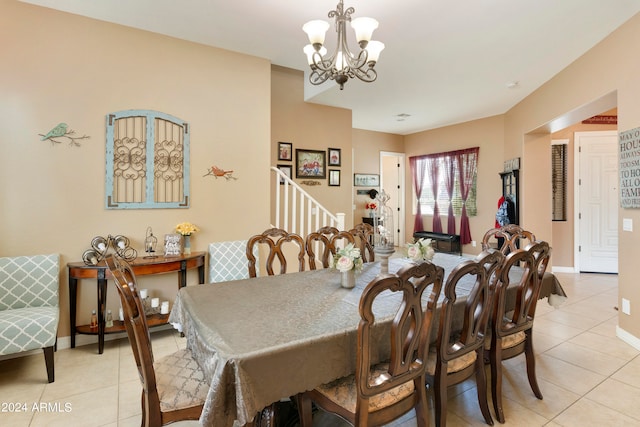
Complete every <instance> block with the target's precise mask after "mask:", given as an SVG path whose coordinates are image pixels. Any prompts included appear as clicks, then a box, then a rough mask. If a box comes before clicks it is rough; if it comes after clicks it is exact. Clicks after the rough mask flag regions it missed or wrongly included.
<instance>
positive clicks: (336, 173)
mask: <svg viewBox="0 0 640 427" xmlns="http://www.w3.org/2000/svg"><path fill="white" fill-rule="evenodd" d="M329 187H340V169H329Z"/></svg>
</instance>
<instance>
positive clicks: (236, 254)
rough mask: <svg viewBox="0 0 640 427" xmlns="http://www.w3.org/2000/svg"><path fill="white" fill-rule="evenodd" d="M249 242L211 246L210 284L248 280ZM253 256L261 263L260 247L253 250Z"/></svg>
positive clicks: (216, 243) (238, 241) (241, 241)
mask: <svg viewBox="0 0 640 427" xmlns="http://www.w3.org/2000/svg"><path fill="white" fill-rule="evenodd" d="M246 252H247V241H246V240H234V241H229V242H215V243H210V244H209V283H218V282H227V281H229V280H240V279H248V278H249V271H248V270H247V255H246ZM253 256H254V257H255V258H256V263H259V262H260V261H259V256H258V247H257V246H255V247H254V248H253Z"/></svg>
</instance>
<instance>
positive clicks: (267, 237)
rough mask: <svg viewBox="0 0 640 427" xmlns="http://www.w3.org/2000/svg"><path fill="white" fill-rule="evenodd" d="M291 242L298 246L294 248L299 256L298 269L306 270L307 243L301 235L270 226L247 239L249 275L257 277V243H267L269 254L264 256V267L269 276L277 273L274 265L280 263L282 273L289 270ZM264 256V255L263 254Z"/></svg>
mask: <svg viewBox="0 0 640 427" xmlns="http://www.w3.org/2000/svg"><path fill="white" fill-rule="evenodd" d="M289 243H291V244H293V245H294V247H295V245H297V247H296V248H295V249H294V250H293V252H295V253H296V256H297V258H298V271H304V265H305V262H304V257H305V253H306V252H305V244H304V240H303V239H302V237H300V235H298V234H296V233H289V232H287V231H286V230H283V229H281V228H270V229H268V230H265V231H264V232H263V233H262V234H257V235H255V236H253V237H251V238H250V239H249V240H248V241H247V252H246V255H247V261H248V265H249V277H257V275H258V270H257V269H256V265H257V261H256V255H255V247H256V245H265V246H266V248H267V251H268V253H267V256H266V257H264V260H265V261H264V268H265V271H266V272H267V274H268V275H269V276H273V275H274V274H275V270H274V267H277V265H278V264H279V265H280V270H279V271H280V274H285V273H286V272H287V257H286V254H287V253H290V252H289V249H290V248H289V246H290V245H289ZM261 256H262V255H261Z"/></svg>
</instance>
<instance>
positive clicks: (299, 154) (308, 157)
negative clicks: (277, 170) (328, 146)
mask: <svg viewBox="0 0 640 427" xmlns="http://www.w3.org/2000/svg"><path fill="white" fill-rule="evenodd" d="M326 157H327V152H326V151H318V150H302V149H296V178H322V179H324V178H326V177H327V168H326V166H327V164H326Z"/></svg>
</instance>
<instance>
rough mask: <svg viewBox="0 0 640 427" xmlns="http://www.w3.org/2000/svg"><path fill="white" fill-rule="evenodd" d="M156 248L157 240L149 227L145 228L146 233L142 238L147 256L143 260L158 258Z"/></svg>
mask: <svg viewBox="0 0 640 427" xmlns="http://www.w3.org/2000/svg"><path fill="white" fill-rule="evenodd" d="M156 246H158V238H157V237H156V236H154V235H153V230H152V229H151V227H147V233H146V235H145V238H144V251H145V253H146V254H147V255H146V256H145V258H158V255H156Z"/></svg>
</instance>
